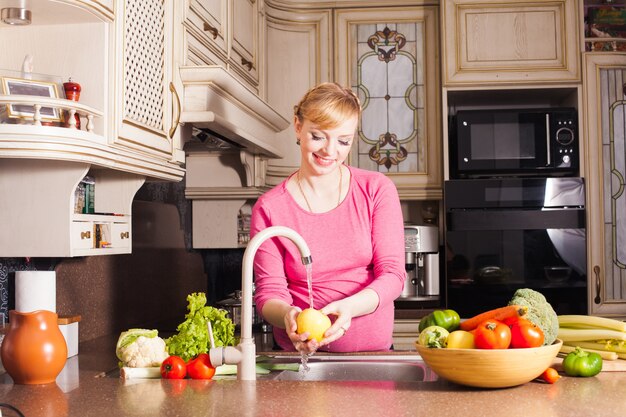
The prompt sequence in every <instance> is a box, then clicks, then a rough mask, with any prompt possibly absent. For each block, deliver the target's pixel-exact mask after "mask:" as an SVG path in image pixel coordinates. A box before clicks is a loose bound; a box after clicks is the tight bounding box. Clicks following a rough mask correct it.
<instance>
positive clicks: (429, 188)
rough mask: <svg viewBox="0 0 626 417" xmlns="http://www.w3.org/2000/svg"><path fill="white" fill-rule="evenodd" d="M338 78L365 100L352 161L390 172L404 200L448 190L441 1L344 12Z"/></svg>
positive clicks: (339, 25)
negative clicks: (443, 148)
mask: <svg viewBox="0 0 626 417" xmlns="http://www.w3.org/2000/svg"><path fill="white" fill-rule="evenodd" d="M335 22H336V24H337V27H336V31H337V32H336V33H337V36H336V39H337V46H336V48H337V50H336V54H335V56H336V58H337V65H336V69H337V73H336V79H337V81H338V82H339V83H341V84H343V85H350V86H352V89H353V90H354V91H355V92H358V95H359V97H360V99H361V104H362V107H363V115H362V118H361V122H360V124H359V128H358V140H357V141H356V143H355V144H354V145H353V147H352V152H351V156H350V164H351V165H353V166H358V167H360V168H364V169H369V170H373V171H380V172H383V173H385V174H387V175H388V176H389V177H391V179H392V180H393V181H394V183H395V184H396V186H397V188H398V191H399V193H400V197H402V198H404V199H439V198H441V196H442V160H441V129H440V123H441V120H440V94H441V85H440V81H439V66H438V59H437V54H438V50H439V42H438V36H439V35H438V33H439V30H438V8H437V7H435V6H431V7H406V8H397V9H363V10H340V11H337V12H336V18H335Z"/></svg>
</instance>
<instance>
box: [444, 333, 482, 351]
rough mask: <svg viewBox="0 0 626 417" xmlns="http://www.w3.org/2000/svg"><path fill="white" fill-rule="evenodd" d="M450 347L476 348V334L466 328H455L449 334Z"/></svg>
mask: <svg viewBox="0 0 626 417" xmlns="http://www.w3.org/2000/svg"><path fill="white" fill-rule="evenodd" d="M447 347H449V348H456V349H474V347H475V346H474V335H473V334H471V333H470V332H466V331H464V330H455V331H453V332H452V333H450V334H449V335H448V346H447Z"/></svg>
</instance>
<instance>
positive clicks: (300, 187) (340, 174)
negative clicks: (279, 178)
mask: <svg viewBox="0 0 626 417" xmlns="http://www.w3.org/2000/svg"><path fill="white" fill-rule="evenodd" d="M297 179H298V188H299V189H300V194H302V197H304V202H305V203H306V206H307V207H308V209H309V211H310V212H313V209H312V208H311V203H309V199H308V198H306V194H304V190H303V189H302V184H300V171H299V170H298V178H297ZM342 185H343V169H342V168H341V165H339V196H338V197H337V205H336V206H335V207H337V206H339V204H340V203H341V191H342V190H341V186H342Z"/></svg>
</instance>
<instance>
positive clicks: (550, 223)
mask: <svg viewBox="0 0 626 417" xmlns="http://www.w3.org/2000/svg"><path fill="white" fill-rule="evenodd" d="M444 207H445V214H446V226H445V250H446V254H445V256H446V261H445V265H446V266H445V286H446V288H445V294H446V305H447V306H448V307H449V308H452V309H455V310H457V311H458V312H459V314H461V316H464V317H468V316H471V315H474V314H477V313H479V312H481V311H484V310H486V309H489V308H496V307H500V306H503V305H506V304H507V303H508V301H509V300H510V299H511V297H512V295H513V293H514V292H515V290H516V289H518V288H532V289H535V290H537V291H539V292H541V293H542V294H544V295H545V296H546V298H547V299H548V301H549V302H550V303H551V304H552V306H553V307H554V309H555V310H556V311H557V313H558V314H587V276H586V271H587V265H586V236H585V187H584V182H583V179H582V178H578V177H558V178H496V179H472V180H450V181H446V182H445V186H444Z"/></svg>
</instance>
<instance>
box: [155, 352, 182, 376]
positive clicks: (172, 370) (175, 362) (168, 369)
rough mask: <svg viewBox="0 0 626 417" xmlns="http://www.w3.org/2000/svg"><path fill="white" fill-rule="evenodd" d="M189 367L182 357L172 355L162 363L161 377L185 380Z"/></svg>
mask: <svg viewBox="0 0 626 417" xmlns="http://www.w3.org/2000/svg"><path fill="white" fill-rule="evenodd" d="M185 375H187V366H186V364H185V361H184V360H183V359H182V358H181V357H180V356H175V355H172V356H170V357H168V358H167V359H165V360H164V361H163V363H161V376H162V377H163V378H167V379H183V378H184V377H185Z"/></svg>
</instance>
